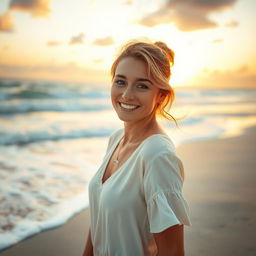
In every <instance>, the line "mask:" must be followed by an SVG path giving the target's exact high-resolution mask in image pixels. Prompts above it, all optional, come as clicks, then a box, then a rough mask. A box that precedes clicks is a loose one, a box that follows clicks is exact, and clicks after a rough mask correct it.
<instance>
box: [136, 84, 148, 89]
mask: <svg viewBox="0 0 256 256" xmlns="http://www.w3.org/2000/svg"><path fill="white" fill-rule="evenodd" d="M137 87H138V88H141V89H148V88H149V87H148V86H147V85H145V84H138V85H137Z"/></svg>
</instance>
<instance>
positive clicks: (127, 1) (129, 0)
mask: <svg viewBox="0 0 256 256" xmlns="http://www.w3.org/2000/svg"><path fill="white" fill-rule="evenodd" d="M122 4H123V5H132V4H133V2H132V1H131V0H126V1H124V2H123V3H122Z"/></svg>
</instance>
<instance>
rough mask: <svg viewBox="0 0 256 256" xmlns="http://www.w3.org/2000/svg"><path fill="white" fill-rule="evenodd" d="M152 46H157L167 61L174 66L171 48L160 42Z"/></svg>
mask: <svg viewBox="0 0 256 256" xmlns="http://www.w3.org/2000/svg"><path fill="white" fill-rule="evenodd" d="M154 45H156V46H158V47H159V48H160V49H161V50H162V51H163V52H164V53H165V55H166V57H167V59H168V60H169V62H170V63H171V65H172V66H173V64H174V55H175V54H174V51H173V50H172V49H171V48H169V47H168V46H167V45H166V44H165V43H164V42H161V41H157V42H155V43H154Z"/></svg>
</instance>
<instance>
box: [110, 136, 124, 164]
mask: <svg viewBox="0 0 256 256" xmlns="http://www.w3.org/2000/svg"><path fill="white" fill-rule="evenodd" d="M123 139H124V137H123V138H122V139H121V141H120V143H119V148H118V151H117V156H116V158H115V159H114V160H113V163H114V164H116V165H118V164H119V153H120V150H121V143H123Z"/></svg>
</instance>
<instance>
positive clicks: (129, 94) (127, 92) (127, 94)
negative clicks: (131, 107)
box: [122, 85, 134, 100]
mask: <svg viewBox="0 0 256 256" xmlns="http://www.w3.org/2000/svg"><path fill="white" fill-rule="evenodd" d="M122 98H123V99H124V100H132V99H133V98H134V93H133V89H132V86H129V85H127V86H126V87H125V89H124V91H123V93H122Z"/></svg>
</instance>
